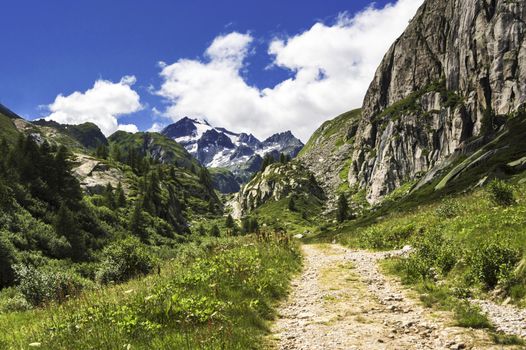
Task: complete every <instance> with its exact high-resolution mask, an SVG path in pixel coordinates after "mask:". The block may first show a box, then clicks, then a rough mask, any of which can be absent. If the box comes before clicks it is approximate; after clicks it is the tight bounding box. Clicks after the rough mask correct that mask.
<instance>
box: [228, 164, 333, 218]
mask: <svg viewBox="0 0 526 350" xmlns="http://www.w3.org/2000/svg"><path fill="white" fill-rule="evenodd" d="M291 194H295V195H298V196H303V195H305V196H315V197H317V198H319V199H324V198H325V194H324V192H323V190H322V189H321V188H320V186H318V183H317V182H316V179H315V178H314V176H313V175H312V173H311V172H310V171H308V170H307V169H306V168H305V167H304V166H303V165H301V164H300V163H299V162H291V163H287V164H280V163H276V164H271V165H269V166H268V167H267V168H266V169H265V171H263V172H262V173H259V174H257V175H256V177H255V178H254V179H253V180H252V181H250V182H249V183H247V184H246V185H245V186H244V187H243V188H242V189H241V191H240V192H238V193H237V194H236V196H235V198H234V200H233V202H232V203H231V205H232V207H233V213H232V216H233V217H234V218H241V217H242V216H243V215H245V214H247V213H250V212H251V211H252V210H254V209H256V208H257V207H259V206H261V205H262V204H264V203H265V202H267V201H270V200H274V201H279V200H281V199H283V198H286V197H289V196H290V195H291Z"/></svg>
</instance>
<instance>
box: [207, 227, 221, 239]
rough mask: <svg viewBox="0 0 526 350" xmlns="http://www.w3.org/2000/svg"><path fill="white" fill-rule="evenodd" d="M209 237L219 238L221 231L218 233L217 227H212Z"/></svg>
mask: <svg viewBox="0 0 526 350" xmlns="http://www.w3.org/2000/svg"><path fill="white" fill-rule="evenodd" d="M210 236H212V237H220V236H221V231H219V227H217V225H214V226H212V229H211V230H210Z"/></svg>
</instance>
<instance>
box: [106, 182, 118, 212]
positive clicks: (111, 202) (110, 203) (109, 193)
mask: <svg viewBox="0 0 526 350" xmlns="http://www.w3.org/2000/svg"><path fill="white" fill-rule="evenodd" d="M104 204H106V206H107V207H108V208H110V209H115V208H116V201H115V195H114V194H113V186H112V185H111V183H109V182H108V184H107V185H106V188H105V189H104Z"/></svg>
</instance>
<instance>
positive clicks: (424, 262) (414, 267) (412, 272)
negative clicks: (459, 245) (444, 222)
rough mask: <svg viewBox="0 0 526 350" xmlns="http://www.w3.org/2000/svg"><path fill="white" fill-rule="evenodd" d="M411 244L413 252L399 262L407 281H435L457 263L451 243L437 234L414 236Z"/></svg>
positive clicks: (433, 232)
mask: <svg viewBox="0 0 526 350" xmlns="http://www.w3.org/2000/svg"><path fill="white" fill-rule="evenodd" d="M411 242H412V246H413V249H414V252H413V253H412V254H411V255H410V256H409V257H408V258H406V259H404V260H402V262H401V264H402V270H403V271H404V272H405V275H406V277H407V278H408V279H409V280H412V281H425V280H427V279H431V280H436V279H437V278H438V277H439V274H440V275H441V276H445V275H447V274H448V273H449V272H450V271H451V270H452V269H453V267H454V266H455V264H456V263H457V260H458V258H457V252H456V251H455V248H454V245H453V242H452V241H451V240H449V239H446V238H444V237H443V236H442V234H441V233H439V232H435V231H431V232H428V233H424V234H420V235H417V236H414V238H413V239H412V240H411Z"/></svg>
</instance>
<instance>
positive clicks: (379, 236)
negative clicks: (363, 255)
mask: <svg viewBox="0 0 526 350" xmlns="http://www.w3.org/2000/svg"><path fill="white" fill-rule="evenodd" d="M415 232H416V228H415V226H414V225H412V224H406V225H403V224H402V225H395V226H393V227H383V226H380V227H379V226H371V227H369V228H367V229H365V230H364V231H363V232H362V233H361V234H360V243H361V244H362V245H363V246H365V247H366V248H372V249H392V248H400V247H401V246H402V245H404V244H405V241H406V240H407V239H408V238H409V237H411V236H412V235H413V234H414V233H415Z"/></svg>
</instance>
